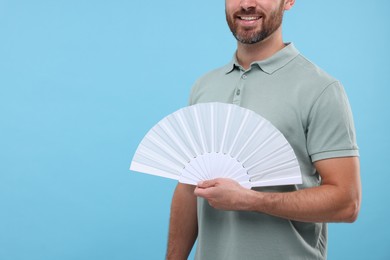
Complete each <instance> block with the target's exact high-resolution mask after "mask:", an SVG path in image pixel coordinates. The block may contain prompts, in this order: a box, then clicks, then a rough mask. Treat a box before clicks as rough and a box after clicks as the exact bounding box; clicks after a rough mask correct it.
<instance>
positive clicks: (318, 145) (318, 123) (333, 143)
mask: <svg viewBox="0 0 390 260" xmlns="http://www.w3.org/2000/svg"><path fill="white" fill-rule="evenodd" d="M307 150H308V153H309V155H310V156H311V160H312V161H313V162H314V161H318V160H322V159H329V158H335V157H349V156H359V152H358V146H357V143H356V133H355V127H354V122H353V117H352V112H351V108H350V105H349V101H348V98H347V96H346V94H345V91H344V88H343V87H342V85H341V84H340V83H339V82H334V83H332V84H330V85H329V86H327V87H326V88H325V89H324V91H323V92H322V93H321V95H320V96H319V97H318V99H317V100H316V102H315V103H314V105H313V107H312V109H311V112H310V115H309V120H308V128H307Z"/></svg>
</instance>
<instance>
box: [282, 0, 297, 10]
mask: <svg viewBox="0 0 390 260" xmlns="http://www.w3.org/2000/svg"><path fill="white" fill-rule="evenodd" d="M294 4H295V0H286V2H285V3H284V10H290V9H291V7H293V5H294Z"/></svg>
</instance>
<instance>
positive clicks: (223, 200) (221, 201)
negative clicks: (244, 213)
mask: <svg viewBox="0 0 390 260" xmlns="http://www.w3.org/2000/svg"><path fill="white" fill-rule="evenodd" d="M249 192H250V190H248V189H246V188H244V187H242V186H241V185H240V184H238V183H237V182H236V181H233V180H231V179H224V178H218V179H213V180H208V181H202V182H199V183H198V186H197V187H196V189H195V192H194V193H195V195H196V196H198V197H202V198H204V199H206V200H207V201H208V202H209V204H210V206H212V207H214V208H216V209H221V210H248V207H247V204H248V196H249Z"/></svg>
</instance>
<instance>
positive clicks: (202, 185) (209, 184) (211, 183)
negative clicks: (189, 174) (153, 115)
mask: <svg viewBox="0 0 390 260" xmlns="http://www.w3.org/2000/svg"><path fill="white" fill-rule="evenodd" d="M216 184H217V180H216V179H213V180H205V181H200V182H198V188H203V189H205V188H210V187H214V186H215V185H216Z"/></svg>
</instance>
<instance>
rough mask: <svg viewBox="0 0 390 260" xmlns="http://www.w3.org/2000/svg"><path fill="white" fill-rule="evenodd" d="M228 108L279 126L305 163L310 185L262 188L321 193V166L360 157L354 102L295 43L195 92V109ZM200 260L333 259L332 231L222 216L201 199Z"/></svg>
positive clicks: (219, 74) (217, 73)
mask: <svg viewBox="0 0 390 260" xmlns="http://www.w3.org/2000/svg"><path fill="white" fill-rule="evenodd" d="M204 102H225V103H233V104H237V105H239V106H242V107H245V108H248V109H251V110H253V111H254V112H256V113H258V114H260V115H261V116H263V117H264V118H266V119H268V120H269V121H270V122H271V123H272V124H273V125H275V126H276V127H277V128H278V129H279V130H280V131H281V132H282V133H283V134H284V136H285V137H286V139H287V140H288V141H289V143H290V144H291V146H292V147H293V149H294V152H295V154H296V155H297V158H298V161H299V164H300V168H301V172H302V175H303V184H302V185H294V186H293V185H289V186H278V187H267V188H257V189H258V190H264V191H270V192H273V191H282V192H284V191H294V190H298V189H304V188H308V187H314V186H318V185H320V177H319V174H318V172H317V171H316V169H315V168H314V166H313V162H315V161H317V160H322V159H327V158H334V157H345V156H358V147H357V145H356V138H355V130H354V125H353V119H352V114H351V110H350V106H349V103H348V99H347V96H346V94H345V92H344V89H343V87H342V85H341V84H340V82H339V81H337V80H336V79H334V78H332V77H331V76H329V75H328V74H327V73H325V72H324V71H323V70H321V69H320V68H318V67H317V66H316V65H314V64H313V63H311V62H310V61H308V60H307V59H306V58H304V57H303V56H302V55H301V54H300V53H299V51H298V50H297V49H296V48H295V47H294V45H293V44H292V43H290V44H288V45H287V46H286V47H285V48H284V49H282V50H280V51H279V52H277V53H276V54H274V55H273V56H272V57H270V58H268V59H266V60H263V61H259V62H254V63H252V64H251V67H250V68H249V69H248V70H245V69H243V68H242V67H241V66H240V65H239V64H238V63H237V61H236V59H235V58H234V59H233V60H232V61H231V62H230V63H229V64H227V65H226V66H224V67H222V68H219V69H216V70H214V71H211V72H209V73H208V74H206V75H205V76H203V77H201V78H200V79H199V80H198V81H197V82H196V83H195V85H194V87H193V89H192V93H191V96H190V104H196V103H204ZM198 225H199V232H198V244H197V251H196V259H199V260H219V259H220V260H244V259H266V260H272V259H276V260H284V259H297V260H303V259H326V245H327V225H326V224H325V223H303V222H297V221H291V220H286V219H282V218H278V217H273V216H269V215H267V214H262V213H256V212H240V211H220V210H216V209H214V208H212V207H210V206H209V204H208V203H207V201H205V200H203V199H198Z"/></svg>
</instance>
